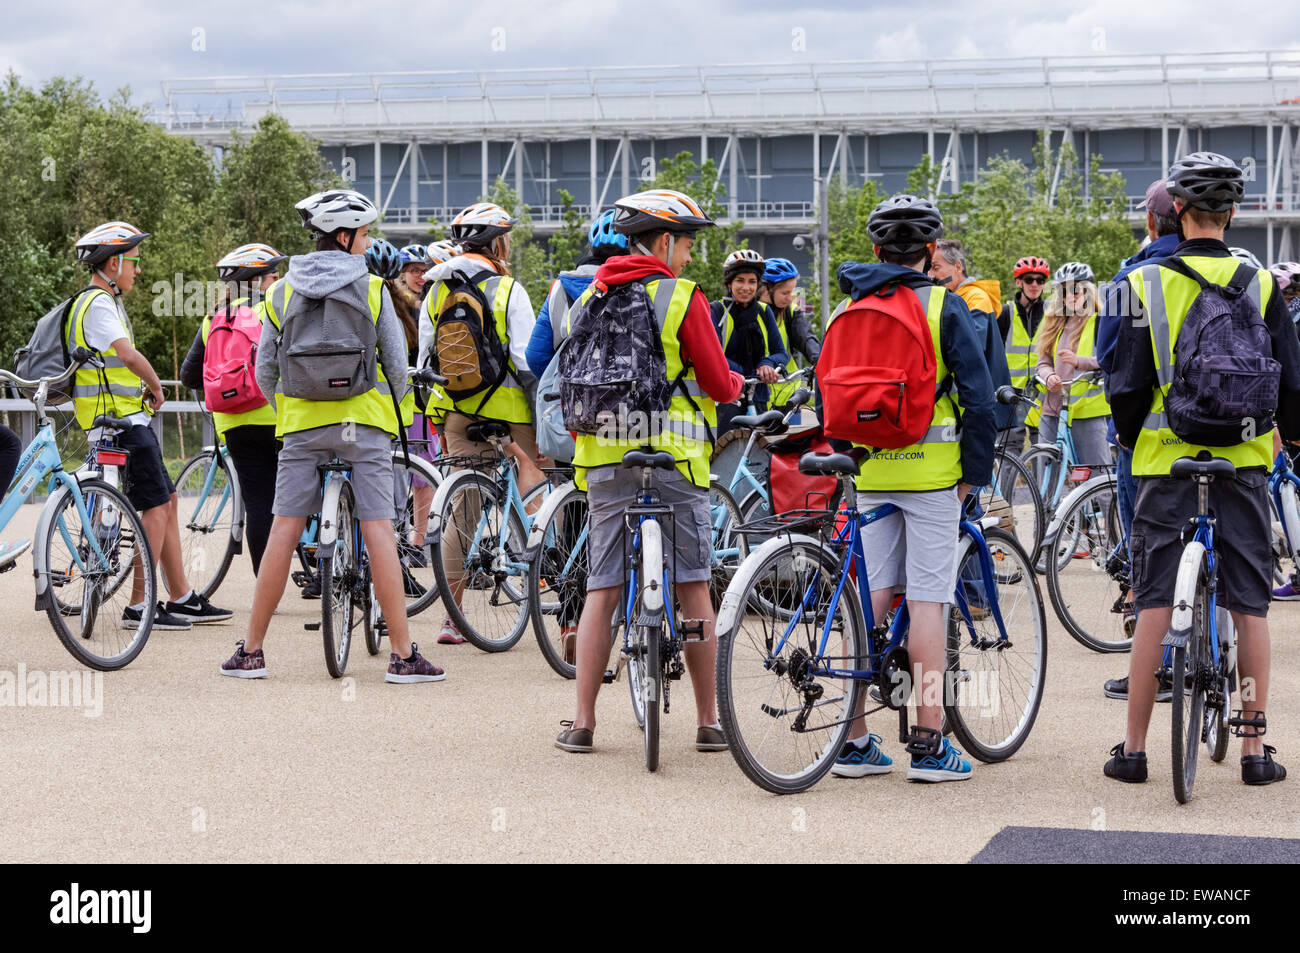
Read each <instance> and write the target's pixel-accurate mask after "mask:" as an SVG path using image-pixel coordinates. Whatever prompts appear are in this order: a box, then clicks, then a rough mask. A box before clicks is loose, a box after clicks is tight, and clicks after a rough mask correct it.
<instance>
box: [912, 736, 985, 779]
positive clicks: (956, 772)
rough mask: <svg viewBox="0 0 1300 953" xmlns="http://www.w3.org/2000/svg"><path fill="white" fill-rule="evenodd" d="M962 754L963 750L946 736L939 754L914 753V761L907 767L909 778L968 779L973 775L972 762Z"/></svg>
mask: <svg viewBox="0 0 1300 953" xmlns="http://www.w3.org/2000/svg"><path fill="white" fill-rule="evenodd" d="M960 755H961V751H959V750H958V749H957V748H954V747H953V746H952V742H951V741H949V740H948V739H947V738H944V739H943V747H942V748H940V749H939V753H938V754H926V755H915V754H914V755H912V763H911V764H910V765H909V766H908V768H907V780H909V781H968V780H970V776H971V767H970V762H969V761H967V760H966V759H965V758H963V757H961V756H960Z"/></svg>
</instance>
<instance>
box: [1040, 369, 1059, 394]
mask: <svg viewBox="0 0 1300 953" xmlns="http://www.w3.org/2000/svg"><path fill="white" fill-rule="evenodd" d="M1044 383H1046V384H1047V389H1048V390H1049V391H1051V392H1052V393H1053V394H1055V393H1057V392H1058V391H1059V390H1060V389H1061V384H1062V383H1063V381H1062V380H1061V375H1060V374H1048V375H1047V380H1046V381H1045V382H1044Z"/></svg>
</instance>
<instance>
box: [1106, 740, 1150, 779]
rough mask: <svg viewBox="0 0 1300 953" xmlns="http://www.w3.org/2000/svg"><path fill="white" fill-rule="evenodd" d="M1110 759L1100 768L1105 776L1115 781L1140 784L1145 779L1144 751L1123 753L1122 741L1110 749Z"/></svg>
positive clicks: (1145, 763) (1145, 757) (1145, 762)
mask: <svg viewBox="0 0 1300 953" xmlns="http://www.w3.org/2000/svg"><path fill="white" fill-rule="evenodd" d="M1110 753H1111V759H1110V760H1109V761H1107V762H1106V766H1105V767H1104V768H1102V771H1103V772H1105V775H1106V777H1108V778H1114V779H1115V780H1117V781H1128V782H1129V783H1131V784H1141V783H1142V782H1143V781H1145V780H1146V779H1147V755H1146V752H1145V751H1139V752H1138V753H1137V754H1125V753H1124V742H1122V741H1121V742H1120V743H1119V744H1117V745H1116V746H1115V747H1113V748H1111V749H1110Z"/></svg>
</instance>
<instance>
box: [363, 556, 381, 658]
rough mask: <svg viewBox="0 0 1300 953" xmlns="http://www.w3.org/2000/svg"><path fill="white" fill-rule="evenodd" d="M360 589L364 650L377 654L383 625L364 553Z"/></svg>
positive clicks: (366, 557)
mask: <svg viewBox="0 0 1300 953" xmlns="http://www.w3.org/2000/svg"><path fill="white" fill-rule="evenodd" d="M360 589H361V591H362V592H364V593H365V594H366V596H365V599H364V600H363V605H362V607H361V621H362V624H363V626H364V627H365V634H366V651H367V652H369V653H370V654H371V655H378V654H379V649H380V644H379V640H380V639H381V638H383V635H384V627H383V625H382V624H381V623H382V622H383V619H382V617H381V616H380V613H379V600H378V599H376V598H375V582H374V580H373V579H371V578H370V557H369V556H366V555H364V554H363V555H362V557H361V585H360Z"/></svg>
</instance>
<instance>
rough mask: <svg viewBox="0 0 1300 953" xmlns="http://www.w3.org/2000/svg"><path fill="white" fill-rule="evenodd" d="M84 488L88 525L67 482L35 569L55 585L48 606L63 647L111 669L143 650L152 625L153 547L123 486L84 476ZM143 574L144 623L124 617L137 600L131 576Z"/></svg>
mask: <svg viewBox="0 0 1300 953" xmlns="http://www.w3.org/2000/svg"><path fill="white" fill-rule="evenodd" d="M81 494H82V500H83V502H84V503H85V507H86V513H87V515H88V516H89V522H87V523H83V521H82V519H81V515H80V513H79V512H78V510H77V503H76V500H75V499H74V497H73V495H72V493H71V491H70V490H69V489H68V488H67V487H66V486H64V487H61V488H60V489H58V490H56V491H55V492H54V493H53V494H52V495H51V496H50V498H49V501H48V502H47V503H46V504H45V505H46V506H47V507H53V508H54V511H53V513H52V514H51V518H50V521H49V527H48V529H47V531H46V536H45V540H44V544H45V545H44V551H43V554H41V555H40V556H39V559H40V564H39V565H36V566H35V570H36V573H37V574H38V575H43V576H44V577H45V579H46V581H47V584H48V586H49V588H48V589H47V590H46V591H47V593H49V594H50V596H51V598H50V599H49V600H48V601H47V602H46V603H45V610H46V613H47V615H48V616H49V618H50V625H51V626H53V627H54V632H55V634H56V635H58V637H59V641H60V642H62V643H63V647H64V648H66V649H67V650H68V652H69V653H71V655H72V657H73V658H75V659H76V660H77V661H78V662H80V663H82V664H83V665H88V666H90V667H91V668H94V669H98V670H99V671H101V672H112V671H116V670H117V669H120V668H124V667H125V666H127V665H129V664H130V663H131V662H132V661H133V660H134V659H135V657H136V656H137V655H139V654H140V652H141V650H143V649H144V646H145V643H146V642H148V641H149V633H150V632H151V631H152V630H153V619H154V613H155V611H156V604H157V598H158V597H157V592H156V589H155V582H154V561H153V550H152V549H150V547H149V538H148V536H146V535H145V531H144V524H143V523H142V522H141V521H140V517H139V515H138V514H137V513H136V511H135V508H134V507H133V506H132V505H131V502H130V500H128V499H127V498H126V496H125V495H124V494H123V493H122V492H121V491H119V490H118V489H117V488H115V487H113V486H110V485H109V484H107V483H105V482H103V481H102V480H83V481H82V482H81ZM137 573H138V574H139V575H140V577H141V578H142V580H143V588H144V595H143V601H144V606H145V608H144V611H143V612H141V613H140V616H141V618H140V619H139V621H138V622H130V621H127V620H125V618H124V616H125V613H126V610H127V609H128V608H130V606H131V605H132V604H134V602H135V600H134V599H132V588H131V586H130V585H127V584H126V583H125V580H127V579H132V580H134V579H135V578H136V574H137ZM56 592H57V593H58V597H57V598H56V597H55V596H54V594H55V593H56Z"/></svg>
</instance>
